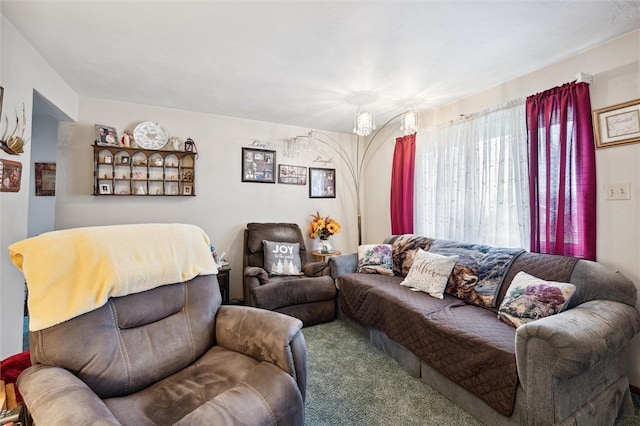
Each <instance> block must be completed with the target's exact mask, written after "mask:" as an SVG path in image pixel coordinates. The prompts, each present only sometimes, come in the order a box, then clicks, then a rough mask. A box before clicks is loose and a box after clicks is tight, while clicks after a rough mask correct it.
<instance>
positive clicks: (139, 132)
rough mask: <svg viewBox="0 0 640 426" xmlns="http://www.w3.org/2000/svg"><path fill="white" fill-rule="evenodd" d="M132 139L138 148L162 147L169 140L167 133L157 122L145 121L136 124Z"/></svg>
mask: <svg viewBox="0 0 640 426" xmlns="http://www.w3.org/2000/svg"><path fill="white" fill-rule="evenodd" d="M133 140H135V141H136V144H137V145H138V146H139V147H140V148H144V149H162V147H164V146H165V145H166V144H167V141H168V140H169V133H167V131H166V130H165V129H164V128H163V127H162V126H161V125H159V124H158V123H153V122H151V121H145V122H142V123H140V124H138V125H137V126H136V128H135V130H134V131H133Z"/></svg>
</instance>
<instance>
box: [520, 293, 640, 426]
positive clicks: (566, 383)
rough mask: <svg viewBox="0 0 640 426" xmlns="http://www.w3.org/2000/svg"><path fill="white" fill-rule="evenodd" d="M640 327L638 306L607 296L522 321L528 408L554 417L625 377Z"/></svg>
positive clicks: (522, 375)
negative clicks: (526, 322) (556, 312)
mask: <svg viewBox="0 0 640 426" xmlns="http://www.w3.org/2000/svg"><path fill="white" fill-rule="evenodd" d="M638 331H640V314H639V313H638V310H637V309H636V308H634V307H632V306H629V305H625V304H623V303H619V302H614V301H611V300H602V299H601V300H593V301H590V302H586V303H583V304H581V305H579V306H577V307H575V308H572V309H569V310H567V311H564V312H561V313H560V314H558V315H553V316H551V317H547V318H543V319H540V320H537V321H533V322H531V323H528V324H525V325H523V326H521V327H519V328H518V329H517V331H516V363H517V365H518V376H519V379H520V383H521V385H522V388H523V390H524V393H525V394H526V398H527V406H528V408H529V409H530V410H531V411H532V412H536V413H539V414H541V413H544V415H545V416H547V415H548V416H552V417H549V418H547V419H545V420H547V421H549V422H550V423H555V422H558V421H561V420H563V419H564V418H566V416H567V415H569V414H570V413H573V412H575V411H577V410H578V409H579V408H580V407H578V406H575V407H574V406H572V405H575V404H577V403H578V402H580V404H583V403H584V401H590V400H592V399H593V398H595V397H596V396H597V395H598V394H599V393H601V392H603V391H605V390H606V389H607V388H608V387H609V386H612V385H613V384H614V383H615V382H616V381H619V380H620V379H621V378H626V357H627V347H628V344H629V341H630V340H631V339H632V338H633V336H635V335H636V334H637V333H638ZM594 383H598V384H599V387H597V388H596V387H594V386H593V384H594ZM627 386H628V385H627ZM577 394H580V396H579V397H576V396H577Z"/></svg>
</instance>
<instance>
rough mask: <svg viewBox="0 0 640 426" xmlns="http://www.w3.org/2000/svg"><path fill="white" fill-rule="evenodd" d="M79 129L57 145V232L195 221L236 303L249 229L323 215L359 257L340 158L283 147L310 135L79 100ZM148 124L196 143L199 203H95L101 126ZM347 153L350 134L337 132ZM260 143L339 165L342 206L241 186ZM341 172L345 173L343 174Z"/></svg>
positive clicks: (297, 189)
mask: <svg viewBox="0 0 640 426" xmlns="http://www.w3.org/2000/svg"><path fill="white" fill-rule="evenodd" d="M78 110H79V116H78V120H77V123H75V124H74V123H61V125H60V141H59V144H58V150H59V151H58V155H57V157H58V166H57V178H58V182H57V183H58V185H57V189H56V198H57V202H56V215H55V216H56V225H55V227H56V229H65V228H72V227H80V226H90V225H107V224H122V223H143V222H188V223H193V224H196V225H198V226H200V227H202V228H203V229H204V230H205V231H206V232H207V234H208V235H209V236H210V238H211V240H212V242H213V244H214V245H215V246H216V248H217V250H218V251H219V252H222V251H225V252H226V253H227V257H228V260H229V261H230V263H231V267H232V271H231V291H230V293H231V298H238V299H241V298H242V242H243V240H242V238H243V230H244V228H245V226H246V224H247V223H248V222H292V223H297V224H298V225H299V226H300V227H301V228H302V230H303V232H305V231H306V229H307V227H308V224H309V221H310V215H311V214H312V213H315V212H316V211H319V212H320V213H321V214H323V215H331V216H332V217H335V218H336V219H337V220H338V221H339V222H340V223H341V224H342V225H343V226H342V231H341V232H340V233H339V234H337V235H336V236H334V237H333V238H332V240H334V246H335V247H336V248H338V249H340V250H342V251H345V252H346V251H355V250H356V245H357V226H356V214H355V202H354V199H353V190H352V189H350V188H352V187H353V185H352V184H350V183H349V178H348V176H346V175H345V174H344V173H343V172H342V171H341V170H340V169H341V167H342V166H341V165H340V164H336V163H337V162H338V161H339V157H338V156H337V155H335V153H332V152H331V151H330V150H327V149H322V150H319V151H315V152H306V153H303V154H302V155H301V156H300V157H298V158H285V157H284V155H283V146H284V141H285V139H287V138H290V137H293V136H296V135H304V134H307V132H308V131H309V129H305V128H298V127H293V126H288V125H280V124H274V123H266V122H260V121H251V120H244V119H237V118H230V117H221V116H216V115H211V114H201V113H194V112H188V111H181V110H172V109H166V108H159V107H154V106H147V105H138V104H130V103H123V102H115V101H107V100H99V99H92V98H80V102H79V108H78ZM142 121H153V122H157V123H159V124H161V125H162V126H163V127H164V128H165V129H166V130H167V131H168V132H169V133H170V134H171V135H172V136H173V135H175V136H178V137H180V138H181V139H183V140H184V139H186V138H187V137H191V138H192V139H194V140H195V142H196V144H197V148H198V154H199V156H198V159H197V161H196V179H195V191H196V194H197V195H196V196H195V197H150V196H149V197H135V196H106V197H105V196H92V195H91V193H92V189H93V165H92V164H93V163H92V161H93V149H92V147H91V145H92V142H93V140H94V139H95V133H94V132H95V131H94V124H95V123H99V124H104V125H108V126H112V127H115V128H116V130H117V131H118V134H121V133H122V131H123V130H125V129H129V130H133V129H134V128H135V126H136V125H137V124H138V123H140V122H142ZM330 135H331V137H333V138H334V139H337V140H338V141H340V142H341V143H342V144H343V146H345V147H346V148H347V149H348V148H350V147H353V146H355V145H354V141H355V139H354V138H353V137H352V136H351V135H344V134H336V133H330ZM253 140H259V141H260V142H261V143H263V144H266V143H268V144H269V147H268V149H272V150H276V162H277V163H278V164H290V165H298V166H312V167H322V166H321V165H319V164H315V163H314V162H313V160H314V159H315V157H317V156H318V155H319V156H321V157H323V158H330V157H333V158H334V163H333V164H328V165H327V166H326V167H328V168H338V171H337V177H336V195H337V198H335V199H318V198H315V199H310V198H309V192H308V191H309V190H308V186H299V185H286V184H266V183H248V182H241V172H240V170H241V167H240V166H241V152H242V147H247V146H250V145H251V143H252V141H253ZM336 166H338V167H336Z"/></svg>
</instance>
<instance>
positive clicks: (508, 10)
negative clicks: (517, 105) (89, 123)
mask: <svg viewBox="0 0 640 426" xmlns="http://www.w3.org/2000/svg"><path fill="white" fill-rule="evenodd" d="M0 8H1V9H0V10H1V12H2V14H3V15H4V16H5V17H6V18H7V19H8V20H9V22H11V23H12V24H13V25H14V26H15V27H16V28H17V29H18V30H19V31H20V32H21V33H22V34H23V35H24V37H25V38H26V39H27V40H28V41H29V42H30V43H31V44H32V45H33V46H34V47H35V49H36V50H37V51H38V52H40V54H41V55H42V56H43V57H44V58H45V60H46V61H47V62H48V63H49V64H50V65H51V66H52V67H53V68H54V69H55V71H56V72H57V73H58V74H59V75H60V76H61V77H62V78H63V79H64V80H65V81H66V82H67V83H68V84H69V85H70V86H71V87H72V88H73V90H75V91H76V92H77V93H78V94H79V95H80V96H87V97H96V98H106V99H114V100H121V101H127V102H134V103H141V104H150V105H158V106H164V107H170V108H177V109H184V110H191V111H199V112H207V113H214V114H221V115H226V116H233V117H242V118H249V119H255V120H263V121H269V122H275V123H284V124H292V125H298V126H302V127H308V128H314V129H322V130H334V131H341V132H350V131H351V129H352V127H353V114H354V113H355V112H356V110H357V109H358V106H359V105H360V104H367V105H362V106H368V107H370V109H372V110H373V111H374V112H375V113H376V116H377V121H378V123H383V122H384V121H386V120H387V119H388V118H390V117H392V116H394V115H396V114H398V113H401V112H403V111H404V110H406V109H407V108H408V107H415V108H417V109H418V110H420V111H422V110H427V109H430V108H434V107H438V106H441V105H444V104H447V103H450V102H452V101H454V100H457V99H460V98H462V97H465V96H468V95H470V94H473V93H477V92H480V91H482V90H485V89H488V88H490V87H493V86H496V85H498V84H500V83H502V82H505V81H508V80H511V79H514V78H516V77H519V76H522V75H524V74H526V73H529V72H531V71H534V70H536V69H539V68H542V67H544V66H546V65H548V64H551V63H554V62H557V61H559V60H561V59H563V58H566V57H568V56H571V55H573V54H575V53H577V52H580V51H582V50H585V49H587V48H589V47H592V46H594V45H597V44H600V43H602V42H604V41H606V40H610V39H612V38H615V37H617V36H619V35H622V34H625V33H628V32H630V31H633V30H636V29H638V28H640V1H638V0H634V1H619V0H597V1H584V0H574V1H538V0H535V1H534V0H529V1H518V0H511V1H445V0H441V1H422V2H417V1H413V2H410V1H390V0H389V1H381V2H380V1H379V2H371V1H353V2H343V1H297V2H293V1H255V2H247V1H235V2H232V1H93V0H89V1H87V0H85V1H59V0H58V1H52V0H45V1H29V0H1V1H0ZM578 71H588V70H576V72H578Z"/></svg>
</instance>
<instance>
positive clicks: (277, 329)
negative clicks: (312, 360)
mask: <svg viewBox="0 0 640 426" xmlns="http://www.w3.org/2000/svg"><path fill="white" fill-rule="evenodd" d="M301 330H302V321H300V320H299V319H297V318H294V317H290V316H288V315H284V314H281V313H279V312H273V311H267V310H265V309H258V308H252V307H248V306H229V305H224V306H221V307H220V309H219V310H218V313H217V315H216V342H217V344H218V345H220V346H224V347H225V348H227V349H231V350H234V351H236V352H240V353H243V354H245V355H248V356H250V357H252V358H255V359H257V360H258V361H267V362H271V363H273V364H275V365H277V366H278V367H280V368H281V369H282V370H284V371H285V372H287V373H288V374H289V375H291V376H292V377H293V378H294V379H295V380H296V382H298V386H299V387H300V391H301V392H302V395H303V396H304V395H305V390H306V382H307V377H306V374H307V373H306V372H307V349H306V344H305V341H304V336H303V335H302V331H301Z"/></svg>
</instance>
